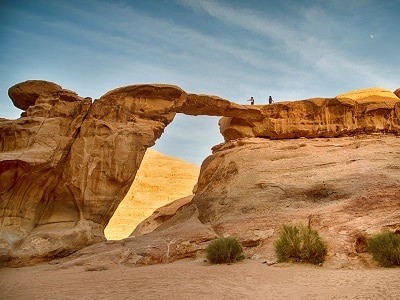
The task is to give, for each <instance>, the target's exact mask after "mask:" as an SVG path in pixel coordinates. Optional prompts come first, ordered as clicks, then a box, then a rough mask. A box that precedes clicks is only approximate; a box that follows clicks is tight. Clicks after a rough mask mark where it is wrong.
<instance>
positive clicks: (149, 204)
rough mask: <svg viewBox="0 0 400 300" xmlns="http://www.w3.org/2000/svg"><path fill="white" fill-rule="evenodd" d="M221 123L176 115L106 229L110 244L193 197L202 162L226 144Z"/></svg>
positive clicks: (145, 159) (199, 117)
mask: <svg viewBox="0 0 400 300" xmlns="http://www.w3.org/2000/svg"><path fill="white" fill-rule="evenodd" d="M218 119H219V118H218V117H210V116H195V117H194V116H187V115H182V114H177V115H176V117H175V119H174V121H173V122H172V123H171V124H170V125H169V126H167V127H166V128H165V132H164V134H163V135H162V136H161V137H160V139H159V140H158V141H157V142H156V145H155V146H153V147H151V148H149V149H147V151H146V154H145V156H144V158H143V161H142V163H141V165H140V167H139V170H138V172H137V174H136V177H135V180H134V182H133V183H132V186H131V188H130V190H129V191H128V193H127V195H126V196H125V197H124V199H123V200H122V201H121V203H120V204H119V206H118V208H117V209H116V211H115V212H114V214H113V216H112V218H111V219H110V221H109V223H108V225H107V226H106V228H105V231H104V234H105V236H106V238H107V239H108V240H120V239H124V238H127V237H129V235H130V234H131V233H132V232H133V231H134V229H135V228H136V226H137V225H138V224H140V223H141V222H142V221H143V220H145V219H146V218H148V217H149V216H151V215H152V213H153V212H155V211H156V210H157V209H158V208H160V207H162V206H164V205H167V204H169V203H171V202H173V201H175V200H178V199H180V198H183V197H187V196H190V195H192V193H193V189H194V187H195V185H196V183H197V179H198V175H199V173H200V165H201V163H202V161H203V160H204V159H205V158H206V157H207V156H208V155H210V154H211V148H212V147H213V146H214V145H216V144H219V143H221V142H222V140H223V137H222V136H221V135H220V133H219V127H218Z"/></svg>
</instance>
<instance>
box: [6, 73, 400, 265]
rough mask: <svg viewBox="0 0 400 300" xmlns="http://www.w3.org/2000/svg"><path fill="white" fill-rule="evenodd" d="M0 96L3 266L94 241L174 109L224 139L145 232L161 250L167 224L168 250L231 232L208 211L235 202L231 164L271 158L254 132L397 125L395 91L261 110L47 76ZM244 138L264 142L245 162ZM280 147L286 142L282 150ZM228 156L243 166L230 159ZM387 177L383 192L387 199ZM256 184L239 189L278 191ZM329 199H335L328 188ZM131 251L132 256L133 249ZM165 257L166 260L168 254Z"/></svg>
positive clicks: (348, 132) (172, 90) (279, 135)
mask: <svg viewBox="0 0 400 300" xmlns="http://www.w3.org/2000/svg"><path fill="white" fill-rule="evenodd" d="M9 95H10V98H11V99H12V101H13V103H14V104H15V105H16V106H17V107H19V108H21V109H23V110H24V112H23V113H22V115H21V118H19V119H17V120H5V119H1V120H0V151H1V152H0V184H1V189H0V251H1V252H0V261H2V262H4V263H6V264H8V265H23V264H30V263H35V262H38V261H42V260H46V259H52V258H55V257H60V256H66V255H68V254H70V253H72V252H75V251H77V250H79V249H81V248H83V247H86V246H88V245H91V244H94V243H99V242H101V241H104V240H105V238H104V228H105V226H106V225H107V223H108V222H109V220H110V218H111V216H112V215H113V214H114V212H115V210H116V208H117V207H118V205H119V203H120V202H121V200H122V199H123V198H124V196H125V195H126V193H127V192H128V190H129V188H130V187H131V185H132V182H133V180H134V178H135V175H136V172H137V170H138V168H139V165H140V164H141V161H142V159H143V155H144V153H145V151H146V149H147V148H148V147H151V146H152V145H154V143H155V141H156V140H157V139H158V138H159V137H160V136H161V135H162V133H163V130H164V128H165V127H166V126H167V125H168V124H169V123H170V122H171V121H173V118H174V116H175V114H176V113H184V114H189V115H200V114H204V115H213V116H223V117H224V118H222V119H221V121H220V129H221V133H222V134H223V136H224V138H225V141H226V143H225V144H224V145H220V146H217V147H215V148H214V151H215V154H214V155H213V156H212V157H210V158H208V159H207V160H206V161H205V162H204V163H203V167H202V175H201V176H200V179H199V182H198V188H197V190H196V194H195V196H194V198H193V200H192V201H191V202H190V203H188V204H185V207H184V208H183V209H178V210H177V211H179V212H180V214H182V216H178V215H179V214H177V216H176V217H175V216H168V217H166V218H165V219H164V220H165V221H166V222H167V224H169V225H163V226H161V227H160V229H155V230H154V235H155V240H160V239H161V240H163V241H164V242H165V241H166V242H165V243H167V244H165V245H168V247H167V249H169V250H168V251H170V249H171V248H170V246H171V245H172V244H171V239H172V235H173V234H174V232H175V233H176V234H177V232H178V231H179V232H181V233H182V234H183V235H184V238H182V239H180V240H179V239H178V240H179V241H180V242H179V243H178V244H176V247H177V249H178V248H179V249H185V246H184V245H186V244H185V239H186V240H190V241H199V240H201V241H204V240H207V238H212V237H214V236H215V235H216V233H218V234H222V233H224V232H225V233H226V232H234V231H233V230H231V229H229V230H222V229H218V228H225V227H226V226H225V225H224V224H226V222H227V221H226V220H225V221H224V218H223V216H221V215H223V214H224V212H223V211H220V210H219V209H216V207H217V208H218V207H229V205H230V204H229V203H233V202H235V203H236V202H237V203H241V202H240V201H242V200H240V201H239V200H238V199H237V198H238V195H241V194H240V193H239V194H232V193H230V190H231V186H232V184H239V183H240V181H239V182H237V180H238V178H241V177H240V176H239V177H238V176H237V175H238V174H240V169H243V170H244V169H246V164H248V163H251V164H258V165H262V163H261V162H263V161H264V159H265V157H266V156H268V155H270V153H271V151H272V152H273V154H274V155H277V153H280V149H275V146H272V145H275V144H268V143H272V142H271V141H268V140H265V138H269V139H288V138H301V137H307V138H320V137H342V136H355V137H356V136H360V135H362V134H389V133H392V134H399V133H400V99H399V98H398V97H397V96H396V95H395V94H394V93H392V92H390V91H387V90H384V89H370V90H361V91H354V92H351V93H347V94H344V95H339V96H337V97H335V98H331V99H322V98H318V99H308V100H301V101H294V102H278V103H275V104H272V105H265V106H257V105H252V106H251V105H238V104H235V103H231V102H229V101H227V100H225V99H221V98H219V97H217V96H208V95H195V94H187V93H186V92H185V91H183V90H182V89H180V88H179V87H176V86H171V85H161V84H158V85H155V84H154V85H151V84H148V85H133V86H127V87H122V88H118V89H115V90H112V91H110V92H108V93H106V94H105V95H104V96H102V97H101V98H100V99H98V100H95V101H94V102H92V100H91V99H90V98H82V97H80V96H78V95H77V94H76V93H74V92H72V91H69V90H65V89H63V88H62V87H60V86H59V85H57V84H54V83H51V82H46V81H27V82H23V83H20V84H17V85H15V86H13V87H11V88H10V90H9ZM249 138H264V140H263V141H264V142H265V143H264V142H262V143H261V142H260V143H259V142H257V145H256V147H258V148H260V149H261V148H262V149H264V148H265V149H267V150H265V151H266V152H262V153H261V152H257V151H255V152H252V154H253V155H249V156H246V159H244V156H243V157H242V156H240V157H239V156H237V157H236V156H232V157H233V158H229V157H230V156H229V154H230V153H235V152H238V153H239V152H240V151H243V149H245V148H243V147H242V145H247V141H246V140H248V139H249ZM288 143H289V144H290V143H292V142H291V141H288ZM250 144H252V142H250ZM289 144H287V145H286V147H288V149H291V147H292V146H291V145H289ZM232 145H236V146H240V147H232ZM293 147H295V146H293ZM299 147H300V146H299ZM315 147H317V146H315ZM258 148H257V149H258ZM295 148H296V149H297V146H296V147H295ZM268 150H271V151H268ZM294 150H295V149H294ZM263 151H264V150H263ZM389 152H390V151H388V152H385V154H384V155H386V154H387V153H389ZM321 155H322V154H321ZM355 159H356V160H357V159H358V158H355ZM393 159H394V160H396V159H397V157H394V158H393ZM236 160H237V161H236ZM323 160H324V159H323V158H322V156H321V159H320V161H321V163H315V165H314V164H308V165H307V164H306V165H304V166H303V165H301V166H299V167H298V168H300V169H301V168H306V169H307V168H310V169H312V168H317V169H318V166H319V164H322V161H323ZM239 163H241V164H243V166H241V167H238V164H239ZM349 164H352V161H350V162H349ZM353 165H354V164H353ZM265 167H266V168H269V167H270V166H269V165H266V166H265ZM293 168H294V169H295V167H293ZM250 170H251V168H250ZM390 170H392V172H393V174H394V175H393V174H392V173H391V174H392V175H391V176H394V178H395V179H398V177H397V176H398V174H397V173H396V170H397V163H394V164H393V165H392V168H391V169H390ZM310 172H311V171H310ZM354 172H356V171H354ZM366 173H367V172H366ZM271 175H273V174H271ZM246 176H248V177H249V178H252V177H254V176H258V175H256V173H251V174H247V175H246ZM285 176H286V175H285ZM346 176H347V177H346V178H347V179H349V178H350V177H351V176H350V175H346ZM378 177H379V176H378ZM243 178H244V177H243ZM246 178H247V177H246ZM313 178H314V179H318V178H317V177H313ZM321 178H322V177H321ZM379 178H385V176H383V175H382V176H381V177H379ZM347 179H346V180H347ZM243 180H244V179H243ZM360 180H364V179H363V178H361V177H360ZM244 181H245V182H247V179H246V180H244ZM318 182H319V181H318ZM395 182H396V180H394V181H393V183H392V185H393V186H394V187H395V188H394V190H393V193H394V195H397V194H396V191H397V190H396V189H397V188H398V186H397V185H396V183H395ZM397 182H398V181H397ZM256 184H257V187H259V188H260V189H261V190H254V187H253V188H252V189H249V190H246V189H244V190H243V191H244V193H245V194H243V195H242V196H243V197H246V196H248V195H250V194H249V193H250V192H251V193H252V192H254V193H256V192H257V193H261V194H268V191H269V190H271V189H272V190H271V191H274V193H275V192H276V193H278V194H276V195H277V196H279V197H281V196H282V195H281V194H279V191H280V190H283V191H286V188H285V187H282V188H281V187H278V188H274V186H275V185H274V184H273V182H272V183H271V182H266V183H262V182H258V181H257V183H256ZM310 184H311V183H310ZM319 184H321V185H322V184H323V182H319ZM238 186H239V185H238ZM212 187H216V189H217V190H218V189H219V190H220V191H219V192H220V193H222V194H221V195H219V192H218V193H215V195H219V196H220V197H219V198H218V200H217V199H214V198H213V196H211V194H208V191H212V190H213V188H212ZM360 188H364V186H360ZM256 189H257V188H256ZM297 189H299V187H296V188H294V189H293V191H297ZM326 189H327V190H325V189H322V192H321V193H322V194H324V193H325V192H326V193H328V194H329V193H330V192H331V189H332V188H326ZM289 190H290V189H289ZM343 190H344V189H343ZM293 193H294V194H295V192H293ZM304 193H305V192H304ZM310 193H311V192H310ZM261 194H260V195H261ZM317 194H318V193H317ZM207 195H208V196H207ZM285 195H286V194H285ZM289 195H291V194H290V193H289ZM311 195H313V193H311ZM329 195H331V194H329ZM332 195H336V196H338V195H339V196H340V197H342V196H343V197H344V198H345V196H346V194H345V193H343V194H342V190H341V192H340V193H339V192H337V191H336V190H335V189H333V194H332ZM346 197H347V196H346ZM256 198H257V197H256ZM328 198H329V197H328ZM235 199H236V200H237V201H236V200H235ZM257 199H258V198H257ZM335 199H336V198H335ZM232 201H233V202H232ZM257 201H261V202H262V199H259V200H257ZM296 201H297V200H296ZM238 205H239V204H238ZM257 205H258V204H257ZM257 205H256V206H257ZM246 207H250V208H246ZM246 209H250V211H251V210H252V209H251V206H248V205H247V204H246V205H244V206H243V207H240V209H239V210H236V209H235V210H233V211H234V212H236V213H238V214H239V213H240V214H246ZM254 209H255V210H258V207H255V208H254ZM243 210H244V211H243ZM184 216H187V217H184ZM232 219H235V217H234V216H232ZM183 224H189V225H188V227H185V226H186V225H185V226H184V225H183ZM221 224H222V225H221ZM157 226H158V225H157ZM204 226H206V227H204ZM210 226H212V230H211V227H210ZM224 226H225V227H224ZM228 227H229V226H228ZM228 227H227V228H228ZM141 228H142V229H141V230H142V232H144V231H146V232H148V230H146V228H144V227H141ZM171 228H175V229H176V230H175V231H174V230H172V229H171ZM188 228H193V230H192V231H191V230H188ZM178 229H179V230H178ZM210 230H211V231H210ZM254 230H256V228H255V229H254ZM267 231H268V230H267ZM268 232H269V231H268ZM264 233H265V232H264ZM264 233H263V234H264ZM191 234H192V236H191ZM237 234H238V235H239V236H242V235H241V233H240V232H237ZM137 238H139V237H137ZM140 238H141V237H140ZM149 239H150V237H146V238H141V240H145V241H146V242H143V243H144V244H143V247H144V245H145V244H146V243H148V241H149ZM242 240H246V239H242ZM164 242H163V243H164ZM195 243H196V242H191V243H189V244H190V245H191V246H190V247H189V248H190V249H192V250H190V251H189V250H188V251H187V252H185V251H183V250H182V251H183V252H182V253H194V252H196V251H197V248H196V247H195V246H194V245H195ZM251 243H255V242H251V241H250V242H249V245H250V244H251ZM163 245H164V244H163ZM163 247H164V246H163ZM140 249H142V248H140V247H139V248H138V250H137V251H138V252H137V253H141V251H142V250H143V249H142V250H140ZM142 252H143V251H142ZM178 252H179V251H178ZM132 253H133V252H132ZM135 253H136V252H135ZM137 253H136V254H132V255H138V254H137ZM179 253H181V252H179ZM182 255H186V254H182ZM182 255H181V256H182ZM150 256H151V255H150ZM168 257H169V260H170V259H172V258H171V255H170V254H168ZM147 259H148V257H147V258H146V259H144V261H148V260H147ZM139 260H140V259H139Z"/></svg>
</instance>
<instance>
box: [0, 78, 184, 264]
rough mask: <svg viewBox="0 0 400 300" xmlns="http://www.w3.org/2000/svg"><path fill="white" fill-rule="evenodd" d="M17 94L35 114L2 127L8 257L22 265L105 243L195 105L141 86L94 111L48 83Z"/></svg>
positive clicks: (2, 210)
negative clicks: (173, 128)
mask: <svg viewBox="0 0 400 300" xmlns="http://www.w3.org/2000/svg"><path fill="white" fill-rule="evenodd" d="M37 86H39V87H40V89H36V87H37ZM9 94H10V96H12V97H14V98H15V99H14V102H16V103H18V105H19V107H21V108H25V107H27V110H26V112H25V113H23V116H22V118H20V119H18V120H16V121H7V120H2V122H1V123H0V137H1V138H0V149H1V153H0V182H1V183H2V188H1V192H0V196H1V201H0V217H1V228H0V247H1V249H2V253H1V255H0V257H1V260H3V261H6V262H8V263H9V264H14V265H18V264H29V263H34V262H37V261H41V260H43V259H51V258H54V257H57V256H64V255H68V254H69V253H71V252H74V251H76V250H77V249H80V248H82V247H85V246H87V245H90V244H93V243H96V242H99V241H101V240H104V233H103V230H104V227H105V226H106V224H107V223H108V221H109V220H110V218H111V216H112V215H113V213H114V211H115V209H116V208H117V206H118V204H119V203H120V201H121V200H122V199H123V197H124V196H125V194H126V193H127V191H128V190H129V187H130V186H131V184H132V182H133V179H134V177H135V174H136V171H137V170H138V168H139V165H140V163H141V160H142V158H143V155H144V153H145V151H146V149H147V148H148V147H150V146H152V145H154V142H155V140H156V139H157V138H158V137H159V136H160V135H161V133H162V132H163V129H164V127H165V126H166V125H167V124H168V123H169V122H171V121H172V120H173V117H174V115H175V113H174V112H171V107H173V106H174V105H176V103H178V104H179V101H182V99H184V98H185V95H186V93H185V92H183V91H182V90H181V89H179V88H177V87H174V86H164V85H140V86H131V87H127V88H120V89H117V90H114V91H111V92H109V93H107V94H106V95H104V96H103V97H102V98H101V99H99V100H96V101H95V102H94V103H91V100H89V99H83V98H81V97H79V96H77V95H76V94H74V93H72V92H70V91H67V90H63V89H61V87H59V86H57V85H55V84H51V83H47V82H41V81H39V82H37V81H28V82H24V83H21V84H18V85H16V86H14V87H12V88H11V89H10V92H9ZM24 99H25V100H24ZM153 103H155V104H153ZM151 107H153V109H149V108H151Z"/></svg>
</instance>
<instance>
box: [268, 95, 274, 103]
mask: <svg viewBox="0 0 400 300" xmlns="http://www.w3.org/2000/svg"><path fill="white" fill-rule="evenodd" d="M272 102H274V100H272V97H271V96H269V98H268V103H269V104H272Z"/></svg>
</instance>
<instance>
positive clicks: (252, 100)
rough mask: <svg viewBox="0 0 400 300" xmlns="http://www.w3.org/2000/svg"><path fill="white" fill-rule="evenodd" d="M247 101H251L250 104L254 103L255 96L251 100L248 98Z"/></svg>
mask: <svg viewBox="0 0 400 300" xmlns="http://www.w3.org/2000/svg"><path fill="white" fill-rule="evenodd" d="M247 101H250V104H251V105H254V98H253V97H251V98H250V99H249V100H247Z"/></svg>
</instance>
